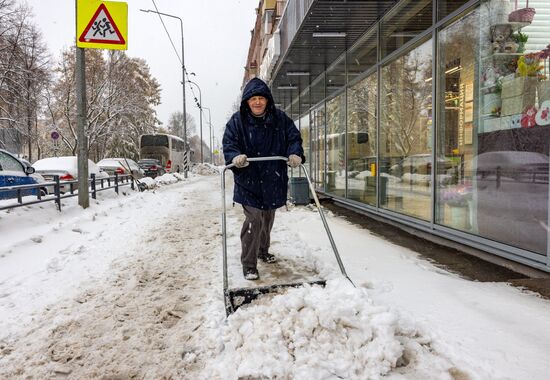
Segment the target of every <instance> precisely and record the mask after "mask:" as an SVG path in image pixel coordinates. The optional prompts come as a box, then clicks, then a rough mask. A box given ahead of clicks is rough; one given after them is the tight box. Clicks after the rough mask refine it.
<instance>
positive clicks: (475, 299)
mask: <svg viewBox="0 0 550 380" xmlns="http://www.w3.org/2000/svg"><path fill="white" fill-rule="evenodd" d="M229 182H230V181H228V184H229ZM230 195H231V194H229V191H228V200H230ZM75 202H76V201H75ZM220 210H221V207H220V194H219V177H218V176H193V177H191V178H189V179H188V180H185V181H183V182H179V183H177V184H173V185H169V186H163V187H160V188H159V189H157V190H156V191H154V192H152V191H150V192H145V193H130V194H129V195H127V196H119V197H116V196H114V195H113V196H105V198H103V199H102V200H101V202H97V203H96V202H94V203H93V204H92V207H90V209H88V210H85V211H84V212H82V210H80V209H79V208H78V206H76V205H71V204H67V205H65V206H64V211H63V212H62V213H58V212H57V211H55V209H54V208H53V206H52V208H51V209H50V208H48V207H46V206H44V207H36V208H32V209H31V208H29V209H26V208H22V209H20V210H18V211H17V212H11V213H2V214H0V234H2V239H1V240H0V378H9V379H13V378H15V379H17V378H29V377H32V378H37V379H45V378H68V379H96V378H122V379H126V378H141V379H159V378H178V379H237V378H243V379H244V378H277V379H338V378H344V379H370V378H372V379H376V378H380V377H381V376H382V375H385V376H386V378H389V379H446V378H448V379H453V378H454V379H484V380H486V379H524V378H529V379H531V380H538V379H540V380H543V379H546V378H547V376H548V373H550V364H549V362H548V358H547V353H548V352H550V317H548V316H549V315H550V302H549V301H547V300H544V299H540V298H537V297H536V296H534V295H532V294H527V293H522V292H520V291H519V290H518V289H516V288H514V287H511V286H507V285H504V284H492V283H477V282H471V281H466V280H463V279H460V278H458V277H457V276H455V275H451V274H449V273H447V272H445V271H443V270H441V269H438V268H435V267H434V266H432V265H431V264H430V263H428V262H426V261H424V260H422V259H420V258H418V257H417V255H416V254H415V253H413V252H411V251H409V250H407V249H404V248H402V247H398V246H395V245H393V244H391V243H389V242H387V241H384V240H382V239H380V238H378V237H376V236H373V235H371V234H370V233H369V232H368V231H366V230H363V229H360V228H357V227H355V226H353V225H351V224H349V223H347V222H345V221H343V220H342V219H340V218H336V217H333V216H332V215H330V214H329V215H328V216H327V217H328V223H329V225H330V226H331V229H332V232H333V234H334V236H335V240H336V244H337V246H338V248H339V251H340V254H341V256H342V259H343V261H344V264H345V265H346V268H347V271H348V274H349V275H350V277H351V278H352V279H353V280H354V282H355V283H356V284H357V286H358V288H357V289H355V288H353V287H352V286H351V285H350V284H349V283H347V282H346V281H343V280H342V279H341V277H340V274H339V270H338V266H337V264H336V262H335V260H334V257H333V254H332V251H331V248H330V244H329V242H328V239H327V238H326V234H325V232H324V230H323V227H322V223H321V220H320V218H319V215H318V214H317V212H316V210H315V209H313V208H311V207H296V208H294V207H291V208H290V209H289V211H286V210H285V209H284V208H283V209H281V210H279V211H278V212H277V216H276V219H275V226H274V231H273V235H272V237H273V239H272V240H273V242H272V253H274V254H275V255H277V256H278V257H279V259H280V260H279V262H278V263H275V264H271V265H269V266H268V265H267V264H262V265H261V266H260V267H259V270H260V275H261V276H262V279H261V281H260V283H264V284H267V283H270V282H271V281H280V280H281V278H285V279H286V278H290V279H293V280H295V279H296V278H298V277H301V276H304V277H308V276H312V277H318V276H321V277H323V278H327V279H328V280H329V281H328V285H327V288H325V289H322V288H318V287H303V288H298V289H292V290H290V291H289V292H288V294H286V295H277V296H274V297H266V298H264V299H261V300H259V301H258V302H256V303H255V304H253V305H251V306H249V307H243V308H241V309H239V310H238V311H237V313H235V314H234V315H232V316H231V317H230V318H228V319H226V318H225V312H224V305H223V298H222V278H221V234H220ZM241 214H242V212H241V210H240V207H239V206H236V207H235V208H232V207H231V205H230V201H228V251H229V253H230V260H229V271H230V285H231V286H235V287H236V286H243V285H255V284H256V283H249V282H247V281H245V280H243V279H242V274H241V272H240V265H239V262H238V250H239V239H238V231H239V230H240V223H241V222H240V221H241V220H242V216H241ZM280 282H287V281H280Z"/></svg>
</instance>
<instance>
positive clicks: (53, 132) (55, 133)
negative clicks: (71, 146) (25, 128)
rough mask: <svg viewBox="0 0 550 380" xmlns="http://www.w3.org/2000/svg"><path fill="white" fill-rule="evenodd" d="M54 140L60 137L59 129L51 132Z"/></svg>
mask: <svg viewBox="0 0 550 380" xmlns="http://www.w3.org/2000/svg"><path fill="white" fill-rule="evenodd" d="M50 136H51V138H52V140H54V141H55V140H57V139H58V138H59V132H57V131H52V133H51V134H50Z"/></svg>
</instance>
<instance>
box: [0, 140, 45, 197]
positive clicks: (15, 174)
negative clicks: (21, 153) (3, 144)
mask: <svg viewBox="0 0 550 380" xmlns="http://www.w3.org/2000/svg"><path fill="white" fill-rule="evenodd" d="M33 173H34V168H33V167H31V166H27V165H25V164H24V163H23V162H22V161H21V160H19V159H18V158H17V157H16V156H14V155H13V154H11V153H9V152H7V151H5V150H3V149H0V190H2V188H3V187H8V186H17V185H31V184H37V183H39V182H38V180H37V178H36V177H34V176H33V175H32V174H33ZM37 193H38V189H29V190H24V191H23V192H22V194H21V195H22V196H26V195H37ZM16 197H17V191H0V199H9V198H16Z"/></svg>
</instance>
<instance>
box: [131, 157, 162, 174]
mask: <svg viewBox="0 0 550 380" xmlns="http://www.w3.org/2000/svg"><path fill="white" fill-rule="evenodd" d="M138 165H139V167H140V168H142V169H143V170H144V171H145V175H146V176H147V177H151V178H155V177H156V176H161V175H163V174H164V173H165V170H164V168H163V167H162V163H161V162H160V161H159V160H156V159H154V158H144V159H141V160H139V161H138Z"/></svg>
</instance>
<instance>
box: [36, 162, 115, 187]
mask: <svg viewBox="0 0 550 380" xmlns="http://www.w3.org/2000/svg"><path fill="white" fill-rule="evenodd" d="M32 166H33V168H34V169H35V170H36V172H37V173H39V174H41V175H42V176H43V177H44V179H45V180H46V181H48V182H50V181H53V180H54V175H58V176H59V180H60V181H76V180H78V158H77V157H76V156H66V157H49V158H43V159H41V160H38V161H36V162H35V163H34V164H33V165H32ZM88 173H89V177H91V174H92V173H93V174H95V175H96V178H97V179H100V178H107V177H108V176H109V175H108V174H107V173H105V172H104V171H102V170H101V169H100V168H99V166H97V165H96V164H95V163H94V162H93V161H92V160H90V159H88ZM73 189H74V190H76V189H77V185H76V184H75V185H73ZM49 190H51V188H50V189H49ZM60 191H61V192H62V193H65V192H67V191H70V184H64V185H61V187H60Z"/></svg>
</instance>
